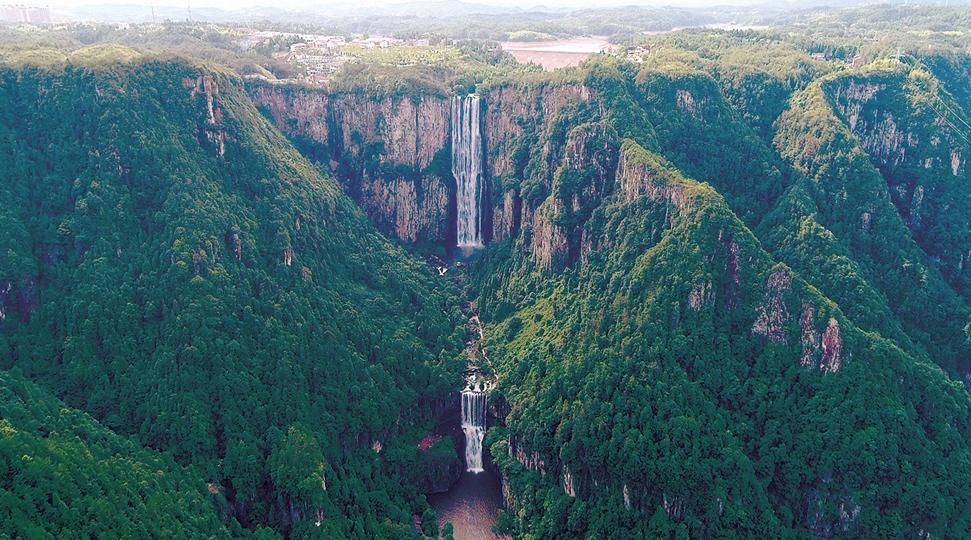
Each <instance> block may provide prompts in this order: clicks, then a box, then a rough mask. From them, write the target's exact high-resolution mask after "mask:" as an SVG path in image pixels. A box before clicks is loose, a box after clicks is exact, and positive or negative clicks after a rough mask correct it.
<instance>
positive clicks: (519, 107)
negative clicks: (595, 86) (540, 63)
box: [482, 83, 592, 178]
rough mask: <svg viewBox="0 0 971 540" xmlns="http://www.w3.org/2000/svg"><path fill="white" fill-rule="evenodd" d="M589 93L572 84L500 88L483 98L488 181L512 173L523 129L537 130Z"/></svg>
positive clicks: (585, 89) (586, 97) (588, 96)
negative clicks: (566, 106)
mask: <svg viewBox="0 0 971 540" xmlns="http://www.w3.org/2000/svg"><path fill="white" fill-rule="evenodd" d="M591 94H592V92H591V90H590V89H589V88H587V87H586V86H584V85H582V84H579V83H576V84H562V85H540V86H512V85H504V86H500V87H497V88H493V89H490V90H488V91H487V92H486V93H485V94H484V95H483V101H485V103H486V109H485V115H484V116H483V120H482V130H483V137H484V139H485V145H486V161H487V163H488V164H489V174H490V176H491V177H492V178H498V177H502V176H509V175H512V174H514V173H515V172H516V170H515V164H514V159H513V157H514V156H513V154H514V152H515V150H516V143H517V142H519V139H520V138H522V137H523V135H524V129H523V126H524V125H532V126H539V127H540V128H542V126H543V125H544V123H545V122H547V121H548V120H551V119H553V117H555V115H556V114H557V113H559V111H560V110H561V109H562V108H563V107H564V106H565V105H568V104H570V103H579V102H581V101H585V100H588V99H590V97H591Z"/></svg>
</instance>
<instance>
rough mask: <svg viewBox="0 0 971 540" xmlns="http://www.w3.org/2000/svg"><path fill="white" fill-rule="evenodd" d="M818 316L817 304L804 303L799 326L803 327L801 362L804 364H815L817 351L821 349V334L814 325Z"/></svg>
mask: <svg viewBox="0 0 971 540" xmlns="http://www.w3.org/2000/svg"><path fill="white" fill-rule="evenodd" d="M815 316H816V306H814V305H812V304H810V303H803V305H802V316H801V317H800V318H799V327H800V328H801V329H802V337H801V338H800V340H799V341H800V343H802V356H801V358H800V360H799V363H800V364H802V365H803V366H811V365H813V361H814V357H815V356H816V352H817V351H818V350H819V334H818V333H817V332H816V328H815V326H814V320H813V319H814V318H815Z"/></svg>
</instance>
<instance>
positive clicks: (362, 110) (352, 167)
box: [249, 83, 593, 256]
mask: <svg viewBox="0 0 971 540" xmlns="http://www.w3.org/2000/svg"><path fill="white" fill-rule="evenodd" d="M249 93H250V95H251V96H252V97H253V99H254V101H255V102H256V103H257V105H258V106H259V107H260V108H261V109H262V110H263V111H264V113H265V114H266V115H267V116H268V117H270V118H271V119H272V120H273V122H274V123H275V124H276V125H277V127H278V128H280V129H281V130H282V131H283V132H284V133H286V134H287V135H288V136H289V137H290V138H291V139H292V140H293V141H294V142H295V144H296V145H297V147H298V148H300V149H301V151H302V152H303V153H304V154H305V155H307V156H308V157H310V158H311V159H314V160H316V161H318V162H320V163H323V164H327V165H329V166H330V167H331V168H332V169H334V172H335V175H336V176H337V178H338V179H339V180H340V181H341V182H342V184H343V185H344V187H345V189H346V190H347V192H348V193H349V194H350V195H351V196H352V197H354V198H355V199H356V200H357V201H358V203H359V204H360V205H361V206H362V208H364V210H365V212H366V213H367V215H368V216H369V217H370V218H371V219H372V221H374V222H375V223H376V224H377V225H378V227H379V228H381V229H382V230H383V231H384V232H386V233H388V234H390V235H393V236H395V237H397V238H400V239H402V240H406V241H410V242H438V243H445V242H451V241H453V240H454V235H455V224H454V220H455V185H456V184H455V179H454V178H453V175H452V174H451V168H450V158H449V150H450V145H451V128H450V119H451V111H450V98H449V97H447V96H440V95H433V94H416V95H414V96H410V97H399V96H381V97H375V96H373V95H365V94H364V93H358V92H329V91H327V90H326V89H314V88H303V87H294V86H288V85H270V84H264V83H253V84H252V85H250V87H249ZM592 95H593V92H592V91H591V90H590V89H588V88H587V87H586V86H584V85H583V84H580V83H564V84H528V85H502V86H497V87H494V88H488V89H485V90H484V91H483V92H482V94H481V98H480V99H481V101H482V119H481V126H480V128H481V135H482V145H483V150H484V154H483V157H484V163H483V169H484V170H483V175H484V177H485V180H486V182H487V186H486V189H485V192H486V193H488V194H491V199H489V198H487V199H486V200H484V201H483V202H482V205H483V208H481V211H482V212H483V215H484V227H483V229H484V230H483V237H484V240H486V241H489V240H493V239H495V240H501V239H504V238H507V237H509V236H512V235H514V234H515V233H516V231H518V230H519V229H520V227H521V226H522V225H523V224H524V223H526V224H528V225H530V226H532V225H533V219H534V213H535V211H536V210H537V207H538V206H539V204H540V203H541V202H542V200H540V201H534V204H525V203H524V198H523V193H522V183H523V180H524V178H525V177H526V176H527V175H530V176H531V177H532V179H533V181H534V182H535V183H537V184H540V185H543V186H544V187H545V190H546V192H547V193H548V191H549V189H550V186H551V185H552V184H553V182H554V178H553V177H554V173H555V171H557V169H558V167H560V165H561V161H562V158H563V152H564V148H563V147H562V146H563V145H562V144H551V138H550V132H551V131H553V124H554V122H555V120H556V119H557V117H558V115H559V114H560V112H561V111H563V110H564V108H565V107H569V106H571V105H576V104H578V103H581V102H584V101H587V100H589V99H591V96H592ZM531 155H534V157H535V156H538V157H537V159H536V160H535V161H536V162H535V163H533V164H532V167H531V169H530V171H526V165H527V162H529V161H530V157H531ZM582 165H583V164H582V163H577V164H574V166H573V168H578V167H581V166H582ZM538 226H539V227H540V228H543V227H545V226H546V223H540V224H539V225H538ZM544 234H546V233H544ZM541 251H542V249H541ZM544 256H546V255H544Z"/></svg>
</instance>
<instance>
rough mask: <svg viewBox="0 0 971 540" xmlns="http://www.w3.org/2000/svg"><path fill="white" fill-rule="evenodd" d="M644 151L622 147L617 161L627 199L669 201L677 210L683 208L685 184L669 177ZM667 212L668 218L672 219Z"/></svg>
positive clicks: (625, 198)
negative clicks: (644, 198)
mask: <svg viewBox="0 0 971 540" xmlns="http://www.w3.org/2000/svg"><path fill="white" fill-rule="evenodd" d="M646 158H647V156H646V152H645V151H643V150H638V149H634V148H632V147H624V149H622V151H621V153H620V158H619V160H618V162H617V184H618V186H619V188H620V192H621V194H622V195H623V197H624V200H625V201H627V202H630V201H633V200H634V199H637V198H638V197H642V196H643V197H647V198H648V199H650V200H652V201H657V202H664V203H667V204H669V205H670V206H671V207H673V209H674V210H675V211H676V212H677V211H680V210H682V209H684V204H685V193H684V186H682V185H681V184H680V183H675V182H670V181H669V180H668V175H669V174H670V172H669V171H666V170H664V169H663V168H662V165H661V164H660V162H658V161H656V160H652V159H646ZM674 217H675V216H674V215H671V216H669V218H668V221H669V222H671V221H672V220H673V219H674Z"/></svg>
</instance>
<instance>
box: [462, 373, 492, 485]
mask: <svg viewBox="0 0 971 540" xmlns="http://www.w3.org/2000/svg"><path fill="white" fill-rule="evenodd" d="M486 400H487V397H486V393H485V392H483V391H482V388H481V387H479V386H478V385H475V384H474V383H473V384H470V385H469V386H468V387H466V389H465V390H463V391H462V431H463V432H465V470H467V471H470V472H474V473H480V472H482V439H483V437H484V436H485V429H486Z"/></svg>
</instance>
